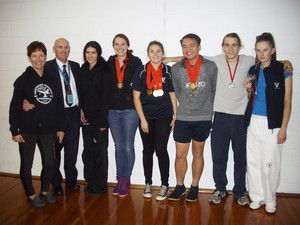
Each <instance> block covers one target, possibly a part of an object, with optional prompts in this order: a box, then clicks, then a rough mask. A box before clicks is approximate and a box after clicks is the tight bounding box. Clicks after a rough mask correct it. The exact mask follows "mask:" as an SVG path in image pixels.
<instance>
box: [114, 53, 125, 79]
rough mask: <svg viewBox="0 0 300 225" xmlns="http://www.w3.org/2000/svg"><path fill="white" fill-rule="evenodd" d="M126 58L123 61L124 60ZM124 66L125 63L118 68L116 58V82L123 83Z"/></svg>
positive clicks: (118, 64)
mask: <svg viewBox="0 0 300 225" xmlns="http://www.w3.org/2000/svg"><path fill="white" fill-rule="evenodd" d="M126 59H127V57H126ZM126 59H125V60H124V61H126ZM125 68H126V64H125V63H124V65H123V66H122V68H120V63H119V60H118V58H116V70H117V78H118V83H123V79H124V71H125Z"/></svg>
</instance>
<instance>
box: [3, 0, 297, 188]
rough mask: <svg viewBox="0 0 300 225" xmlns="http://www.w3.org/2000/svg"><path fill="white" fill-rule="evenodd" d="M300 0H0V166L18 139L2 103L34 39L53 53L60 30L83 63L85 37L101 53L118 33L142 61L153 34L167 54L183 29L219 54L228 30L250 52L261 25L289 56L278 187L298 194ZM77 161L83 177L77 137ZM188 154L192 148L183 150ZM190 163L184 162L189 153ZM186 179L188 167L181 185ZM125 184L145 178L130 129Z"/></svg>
mask: <svg viewBox="0 0 300 225" xmlns="http://www.w3.org/2000/svg"><path fill="white" fill-rule="evenodd" d="M299 12H300V2H299V1H298V0H286V1H274V0H264V1H261V0H252V1H243V0H242V1H240V0H227V1H223V0H216V1H213V0H212V1H203V0H185V1H182V0H151V1H150V0H148V1H146V0H128V1H123V0H115V1H104V0H102V1H101V0H85V1H82V0H60V1H58V0H51V1H48V0H0V31H1V32H0V132H1V135H0V171H1V172H9V173H18V171H19V163H20V162H19V154H18V146H17V144H16V143H14V142H13V141H12V140H11V134H10V132H9V124H8V108H9V103H10V100H11V96H12V91H13V82H14V81H15V79H16V78H17V77H18V76H19V75H20V74H21V73H22V72H23V71H24V69H25V67H26V66H28V65H29V62H28V60H27V57H26V47H27V45H28V44H29V43H30V42H31V41H33V40H40V41H43V42H44V43H45V44H46V46H47V48H48V52H49V53H48V59H52V58H54V54H53V53H52V46H53V42H54V40H55V39H56V38H59V37H66V38H67V39H68V40H69V41H70V44H71V54H70V59H72V60H75V61H78V62H79V63H80V64H81V63H82V50H83V47H84V45H85V43H86V42H88V41H89V40H96V41H98V42H99V43H100V44H101V46H102V48H103V56H104V58H106V59H108V57H109V55H111V54H113V49H112V46H111V45H112V44H111V41H112V38H113V37H114V35H115V34H117V33H120V32H122V33H125V34H126V35H127V36H128V37H129V39H130V41H131V48H132V49H133V50H134V54H135V55H138V56H139V57H140V58H141V59H142V61H143V62H144V63H145V62H146V61H147V56H146V47H147V45H148V43H149V42H150V41H152V40H159V41H161V42H162V43H163V44H164V46H165V51H166V55H167V56H171V55H180V54H181V47H180V45H179V40H180V39H181V37H182V36H183V35H185V34H186V33H189V32H193V33H197V34H199V36H200V37H201V39H202V50H201V54H205V55H215V54H218V53H221V47H220V44H221V40H222V38H223V36H224V35H225V34H227V33H229V32H237V33H238V34H239V35H240V37H241V38H242V42H243V44H244V48H243V50H242V51H241V53H243V54H249V55H254V51H253V47H254V42H255V37H256V36H257V35H259V34H261V33H262V32H264V31H269V32H271V33H273V35H274V36H275V41H276V44H277V54H278V59H289V60H290V61H291V62H292V63H293V66H294V95H293V110H292V116H291V119H290V124H289V128H288V140H287V142H286V144H285V147H284V151H283V160H282V177H281V185H280V187H279V189H278V191H279V192H288V193H300V176H299V175H298V173H299V171H300V164H299V163H298V161H299V159H300V151H299V144H300V141H299V137H300V128H299V127H300V123H299V118H300V106H299V102H300V88H299V87H300V79H299V75H300V74H299V73H300V71H299V68H300V44H299V43H300V42H299V40H300V29H299V27H300V23H299V21H300V13H299ZM79 152H80V154H79V156H78V163H77V167H78V170H79V179H83V173H82V171H83V164H82V161H81V152H82V141H81V142H80V150H79ZM169 153H170V158H171V170H170V185H172V186H174V185H175V184H176V179H175V172H174V157H175V144H174V141H173V137H172V136H171V137H170V142H169ZM189 159H191V155H189ZM189 162H191V161H190V160H189ZM109 163H110V165H109V181H111V182H115V170H116V168H115V161H114V146H113V141H112V139H110V145H109ZM232 167H233V165H232V154H230V159H229V164H228V178H229V185H228V189H232V184H233V176H232V173H233V172H232ZM154 168H155V169H154V176H153V179H154V184H155V185H160V180H159V177H160V176H159V171H158V166H157V161H156V160H155V166H154ZM40 169H41V163H40V156H39V153H38V151H37V153H36V158H35V162H34V165H33V174H34V175H39V173H40ZM211 174H212V162H211V153H210V139H208V140H207V144H206V147H205V169H204V172H203V175H202V178H201V180H200V187H201V188H210V189H213V188H214V183H213V179H212V175H211ZM190 182H191V171H190V170H189V171H188V173H187V176H186V185H187V186H189V185H190ZM132 183H134V184H144V176H143V167H142V145H141V140H140V136H139V133H137V135H136V163H135V166H134V170H133V176H132Z"/></svg>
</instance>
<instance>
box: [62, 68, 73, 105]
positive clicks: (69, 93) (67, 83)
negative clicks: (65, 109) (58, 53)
mask: <svg viewBox="0 0 300 225" xmlns="http://www.w3.org/2000/svg"><path fill="white" fill-rule="evenodd" d="M62 67H63V75H64V83H65V91H66V103H67V105H68V106H71V105H72V104H73V95H72V90H71V86H70V79H69V76H68V72H67V70H66V65H63V66H62Z"/></svg>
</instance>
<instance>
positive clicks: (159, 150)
mask: <svg viewBox="0 0 300 225" xmlns="http://www.w3.org/2000/svg"><path fill="white" fill-rule="evenodd" d="M171 121H172V118H171V117H167V118H162V119H156V120H150V119H147V122H148V128H149V133H148V134H146V133H144V132H143V131H142V130H141V126H139V130H140V134H141V138H142V142H143V148H144V150H143V166H144V175H145V183H146V184H152V169H153V153H154V151H155V152H156V156H157V158H158V165H159V171H160V176H161V183H162V185H166V186H169V168H170V159H169V154H168V150H167V145H168V140H169V136H170V129H171V127H170V123H171Z"/></svg>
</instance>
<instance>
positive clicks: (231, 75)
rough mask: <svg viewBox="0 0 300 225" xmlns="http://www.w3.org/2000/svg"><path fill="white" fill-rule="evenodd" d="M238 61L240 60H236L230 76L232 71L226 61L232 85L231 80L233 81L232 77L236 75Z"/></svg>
mask: <svg viewBox="0 0 300 225" xmlns="http://www.w3.org/2000/svg"><path fill="white" fill-rule="evenodd" d="M239 59H240V57H238V58H237V62H236V64H235V68H234V71H233V74H232V71H231V68H230V65H229V62H228V60H227V59H226V62H227V66H228V70H229V73H230V80H231V83H233V80H234V77H235V73H236V69H237V67H238V64H239Z"/></svg>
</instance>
